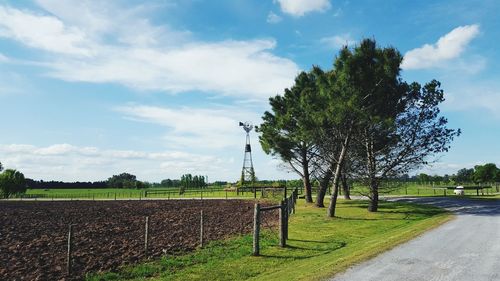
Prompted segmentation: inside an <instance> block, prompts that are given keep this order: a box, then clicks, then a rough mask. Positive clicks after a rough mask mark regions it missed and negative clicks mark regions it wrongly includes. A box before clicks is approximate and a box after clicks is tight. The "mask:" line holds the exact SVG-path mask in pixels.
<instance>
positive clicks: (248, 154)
mask: <svg viewBox="0 0 500 281" xmlns="http://www.w3.org/2000/svg"><path fill="white" fill-rule="evenodd" d="M240 127H243V130H245V132H246V143H245V157H244V158H243V168H242V169H241V179H240V183H241V185H244V184H247V183H254V182H255V171H254V169H253V162H252V147H251V146H250V131H251V130H252V129H253V127H252V124H250V123H249V122H244V123H243V122H240Z"/></svg>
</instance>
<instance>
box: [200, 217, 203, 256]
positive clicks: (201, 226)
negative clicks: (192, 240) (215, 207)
mask: <svg viewBox="0 0 500 281" xmlns="http://www.w3.org/2000/svg"><path fill="white" fill-rule="evenodd" d="M200 247H202V248H203V210H201V211H200Z"/></svg>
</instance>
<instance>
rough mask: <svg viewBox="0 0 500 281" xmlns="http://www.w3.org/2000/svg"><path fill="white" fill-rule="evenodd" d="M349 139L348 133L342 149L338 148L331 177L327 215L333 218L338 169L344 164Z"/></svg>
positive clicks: (335, 204)
mask: <svg viewBox="0 0 500 281" xmlns="http://www.w3.org/2000/svg"><path fill="white" fill-rule="evenodd" d="M350 139H351V134H350V133H348V134H347V136H346V137H345V139H344V143H343V144H342V149H341V150H340V155H339V158H338V161H337V167H336V168H335V175H334V177H333V184H332V189H333V190H332V195H331V196H330V205H329V206H328V216H329V217H331V218H333V217H335V207H336V206H337V196H338V190H339V176H340V171H341V169H342V165H343V164H344V158H345V155H346V152H347V146H348V145H349V141H350Z"/></svg>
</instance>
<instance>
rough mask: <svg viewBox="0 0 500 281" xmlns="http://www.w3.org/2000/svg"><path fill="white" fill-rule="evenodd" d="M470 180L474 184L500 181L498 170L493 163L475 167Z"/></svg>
mask: <svg viewBox="0 0 500 281" xmlns="http://www.w3.org/2000/svg"><path fill="white" fill-rule="evenodd" d="M472 178H473V180H474V182H476V183H486V182H494V181H500V170H499V169H498V168H497V166H496V165H495V164H494V163H488V164H484V165H477V166H475V167H474V174H473V176H472Z"/></svg>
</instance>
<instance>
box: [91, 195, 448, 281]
mask: <svg viewBox="0 0 500 281" xmlns="http://www.w3.org/2000/svg"><path fill="white" fill-rule="evenodd" d="M366 207H367V202H366V201H360V200H353V201H345V200H340V201H339V204H338V209H337V217H336V218H328V217H326V209H324V208H322V209H320V208H317V207H314V206H312V205H307V204H305V203H304V201H303V200H299V204H298V206H297V212H296V214H294V215H292V216H291V221H290V229H289V238H290V239H289V240H288V241H287V244H288V246H287V247H286V248H280V247H278V246H277V245H278V236H277V235H278V232H277V231H276V230H269V229H267V230H266V231H264V234H263V237H262V240H261V256H259V257H253V256H251V251H252V238H251V235H245V236H239V237H235V238H231V239H227V240H223V241H214V242H211V243H209V244H208V245H207V246H206V247H205V248H203V249H198V250H196V251H194V252H191V253H178V254H175V255H168V256H164V257H162V258H161V259H158V260H153V261H148V262H144V263H141V264H139V265H132V266H126V267H123V268H122V269H120V270H119V271H117V272H113V273H102V274H97V275H89V276H88V277H87V280H320V279H324V278H328V277H331V276H333V275H334V274H336V273H339V272H341V271H344V270H345V269H347V268H348V267H349V266H351V265H353V264H355V263H358V262H361V261H363V260H366V259H368V258H371V257H373V256H376V255H377V254H379V253H381V252H384V251H386V250H388V249H390V248H392V247H394V246H396V245H398V244H400V243H403V242H405V241H408V240H410V239H412V238H414V237H416V236H418V235H420V234H421V233H423V232H425V231H427V230H429V229H432V228H434V227H437V226H439V225H441V224H442V223H444V222H446V221H448V220H450V219H451V218H452V215H451V214H450V213H448V212H446V211H444V210H442V209H439V208H435V207H431V206H422V205H414V204H406V203H400V202H381V204H380V209H379V210H380V211H379V212H377V213H369V212H367V211H366Z"/></svg>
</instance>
